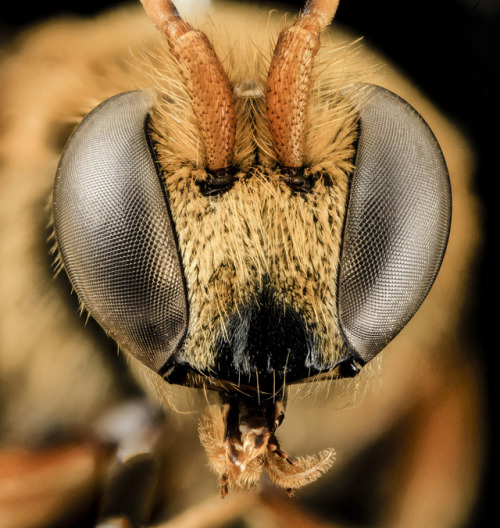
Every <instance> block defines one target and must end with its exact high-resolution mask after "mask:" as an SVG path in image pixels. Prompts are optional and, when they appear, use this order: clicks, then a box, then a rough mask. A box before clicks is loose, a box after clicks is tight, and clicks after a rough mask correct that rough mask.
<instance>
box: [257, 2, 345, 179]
mask: <svg viewBox="0 0 500 528" xmlns="http://www.w3.org/2000/svg"><path fill="white" fill-rule="evenodd" d="M338 3H339V0H311V1H309V2H307V4H306V7H305V9H304V12H303V13H302V15H301V17H300V18H299V19H298V20H297V22H296V23H295V24H294V25H293V26H291V27H289V28H286V29H284V30H283V31H282V32H281V33H280V35H279V38H278V42H277V44H276V48H275V50H274V54H273V57H272V60H271V65H270V67H269V74H268V78H267V83H266V102H267V122H268V126H269V131H270V133H271V138H272V142H273V146H274V150H275V152H276V155H277V157H278V162H279V164H280V165H281V167H282V168H283V169H285V170H286V169H289V170H292V171H293V169H297V168H299V167H301V166H302V165H303V150H304V133H305V119H306V114H307V103H308V99H309V90H310V86H311V72H312V67H313V60H314V56H315V55H316V53H317V51H318V49H319V45H320V42H319V36H320V33H321V31H322V30H323V29H324V28H325V27H326V26H328V25H329V24H330V21H331V20H332V18H333V16H334V15H335V12H336V11H337V7H338Z"/></svg>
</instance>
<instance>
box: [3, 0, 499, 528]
mask: <svg viewBox="0 0 500 528" xmlns="http://www.w3.org/2000/svg"><path fill="white" fill-rule="evenodd" d="M118 3H122V2H119V1H117V0H104V1H101V2H99V1H97V0H86V1H84V0H73V1H71V2H67V3H66V4H65V5H64V6H62V5H61V4H59V3H57V2H52V3H50V2H44V3H42V2H39V3H31V5H29V7H28V4H27V3H26V2H12V3H11V2H8V3H7V5H8V9H7V8H6V6H5V5H4V6H3V9H2V14H1V15H0V44H2V43H6V42H8V41H9V40H10V39H12V38H13V37H14V36H15V34H16V33H17V32H18V31H19V30H21V29H23V28H26V27H29V26H30V25H31V24H33V23H35V22H37V21H39V20H43V19H45V18H49V17H50V16H52V15H54V14H61V13H71V14H82V15H92V14H94V13H97V12H99V11H100V10H102V9H104V8H106V7H109V6H111V5H113V4H118ZM253 3H256V4H262V5H263V6H269V4H270V2H262V1H261V2H253ZM283 4H284V5H290V6H296V7H298V8H300V7H302V6H303V1H295V2H293V1H290V2H285V3H283ZM336 20H337V21H339V22H341V23H342V24H344V25H346V26H348V27H352V28H354V29H355V30H356V32H357V33H360V34H363V35H364V36H365V40H366V41H367V42H368V43H371V44H372V45H374V46H375V47H376V48H378V49H379V50H381V51H382V52H383V53H384V54H385V55H387V56H388V57H389V58H390V59H391V60H392V61H393V62H394V63H395V64H396V65H397V66H399V67H400V69H401V70H402V71H403V72H405V73H406V74H407V75H408V77H409V78H410V79H412V80H413V81H414V82H415V83H416V84H417V85H418V86H419V87H420V88H422V89H423V91H424V92H425V93H426V94H427V95H428V96H429V97H430V99H432V100H433V101H434V102H435V103H436V104H437V105H438V107H440V109H441V110H442V111H443V112H444V113H445V114H446V115H447V116H448V117H449V118H450V119H451V120H452V121H453V122H454V123H455V124H456V125H457V126H458V127H459V128H460V129H461V130H462V132H463V133H464V134H465V136H466V137H467V138H468V140H469V141H470V143H471V144H472V146H473V148H474V150H475V152H476V155H477V167H476V174H475V188H474V192H475V193H476V194H477V195H478V196H479V198H480V199H481V200H482V202H483V207H482V211H483V217H482V222H483V250H482V253H481V254H480V255H478V261H477V273H476V277H477V278H476V284H473V287H472V288H471V290H472V291H471V302H472V306H471V310H470V321H471V324H470V327H469V328H468V329H467V332H466V337H467V338H469V339H471V341H472V342H476V343H477V342H479V343H480V344H481V350H480V353H481V354H482V357H481V359H480V361H481V363H482V364H483V365H484V372H485V380H486V383H487V391H488V392H487V393H488V396H489V398H488V403H489V408H488V409H486V411H485V412H486V416H489V423H490V434H489V438H490V454H489V456H488V459H487V465H488V467H487V472H486V478H485V479H484V483H483V489H482V492H481V498H480V504H479V506H478V508H477V514H476V518H475V519H474V521H473V524H472V525H471V528H475V527H476V526H477V527H479V526H489V525H491V520H490V519H491V518H495V516H494V515H493V517H491V514H492V513H493V512H494V510H493V507H495V502H494V501H493V493H494V492H495V489H496V482H495V480H496V479H495V477H496V474H497V471H496V469H497V467H498V465H497V461H498V455H497V453H496V449H495V445H496V441H497V433H496V429H495V428H494V423H493V421H494V419H495V414H496V411H497V406H496V398H497V397H498V388H497V387H498V385H499V383H498V382H497V381H496V378H497V377H498V375H497V373H496V369H495V367H496V365H495V364H493V361H494V357H495V354H496V349H497V348H498V346H496V344H495V342H494V340H493V337H494V335H495V334H496V332H495V331H494V328H495V326H494V325H495V323H496V322H497V321H496V320H497V318H498V313H499V310H498V308H497V304H496V301H495V297H494V295H495V293H494V292H495V291H497V290H498V280H495V279H494V275H493V267H494V264H493V263H494V262H495V261H494V258H493V255H492V252H493V251H494V250H493V248H494V247H495V246H494V244H495V240H498V238H497V237H495V236H494V232H495V225H496V223H495V225H494V224H493V222H494V210H495V205H496V204H495V201H496V200H497V196H496V193H497V188H498V183H497V181H496V180H497V179H500V174H499V172H500V171H499V170H498V164H497V162H496V159H495V158H496V154H497V153H498V150H499V149H500V144H499V141H500V137H499V136H500V135H499V134H498V132H497V130H498V118H499V115H498V110H497V107H498V101H497V99H496V97H497V95H498V84H497V82H496V78H497V77H499V66H500V23H499V22H500V0H420V1H418V2H405V1H404V0H380V1H375V0H341V2H340V7H339V9H338V12H337V15H336ZM493 182H494V185H495V189H493V188H492V186H491V187H488V186H489V185H490V184H492V183H493ZM494 284H496V285H497V286H496V287H494ZM497 294H498V292H497ZM497 324H498V323H497ZM491 330H493V331H491ZM436 528H437V527H436Z"/></svg>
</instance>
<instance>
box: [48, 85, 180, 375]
mask: <svg viewBox="0 0 500 528" xmlns="http://www.w3.org/2000/svg"><path fill="white" fill-rule="evenodd" d="M151 106H152V101H151V98H150V96H149V94H148V93H147V92H145V91H140V90H134V91H129V92H123V93H120V94H117V95H115V96H113V97H111V98H109V99H107V100H105V101H104V102H102V103H101V104H100V105H98V106H97V107H96V108H94V110H92V111H91V112H90V113H89V114H88V115H87V116H86V117H85V118H84V119H83V120H82V122H81V123H80V124H79V125H78V127H77V128H76V129H75V130H74V132H73V134H72V135H71V137H70V139H69V140H68V142H67V144H66V147H65V149H64V151H63V154H62V156H61V159H60V162H59V166H58V169H57V173H56V179H55V183H54V190H53V207H52V214H53V226H54V236H55V239H56V244H57V247H58V251H59V254H60V257H61V261H62V263H63V267H64V269H65V271H66V274H67V275H68V278H69V280H70V282H71V284H72V286H73V289H74V290H75V291H76V293H77V295H78V297H79V299H80V300H81V302H82V304H83V305H84V306H85V308H86V309H87V310H88V311H89V313H90V314H91V315H92V317H93V318H94V319H96V320H97V322H98V323H99V324H100V326H101V327H102V328H103V329H104V330H105V332H106V333H107V334H108V335H110V336H111V337H112V338H113V339H114V340H115V341H116V342H117V343H118V345H119V346H120V348H122V349H123V350H126V351H127V352H129V353H130V354H131V355H132V356H134V357H136V358H137V359H138V360H139V361H141V363H143V364H144V365H146V366H147V367H149V368H151V369H152V370H154V371H156V372H157V371H158V370H160V369H161V367H162V366H163V365H164V364H165V363H166V361H167V359H168V357H169V356H170V355H171V354H172V353H173V352H174V351H175V349H176V347H178V346H179V343H181V342H182V340H183V339H184V336H185V333H186V330H187V322H188V301H187V296H186V285H185V279H184V274H183V272H182V263H181V260H180V259H181V257H180V253H179V251H178V242H177V237H176V232H175V225H174V223H173V220H172V216H171V214H170V208H169V202H168V196H167V193H166V189H165V188H164V185H163V182H162V181H161V174H160V169H159V165H158V162H157V160H156V157H155V153H154V145H153V142H152V138H151V137H150V134H149V132H148V125H149V111H150V108H151ZM106 190H107V192H106ZM141 230H142V231H144V230H145V231H144V233H146V234H147V233H149V235H147V236H144V237H143V238H142V239H141V237H139V236H137V231H141ZM141 240H142V241H141ZM106 241H113V243H112V244H107V245H106ZM134 244H135V245H134ZM137 244H139V245H141V247H142V248H143V249H144V250H145V251H142V250H141V249H137V247H136V245H137ZM134 247H135V249H136V250H135V251H134ZM148 248H149V249H148ZM155 252H156V253H155ZM158 252H160V253H161V254H160V255H158ZM144 254H146V257H141V255H144ZM147 255H149V257H148V256H147ZM162 255H163V256H162ZM141 258H142V261H141ZM89 261H90V264H89ZM153 261H154V262H155V264H154V270H153V269H152V268H151V266H153V264H152V263H153ZM141 262H142V264H144V265H145V266H146V268H145V269H144V270H143V269H142V268H141ZM134 263H135V264H136V267H134ZM131 268H133V269H131ZM140 268H141V269H140ZM150 268H151V269H150ZM148 269H149V271H150V272H151V273H149V283H148V284H149V286H148V287H146V282H148V271H147V270H148ZM106 277H107V278H108V282H107V283H106V284H104V283H100V282H99V281H102V280H103V279H106ZM151 280H152V281H153V284H151ZM162 281H163V283H162ZM169 281H170V282H175V292H174V294H173V297H175V299H174V301H175V302H174V303H173V304H175V305H176V306H177V308H176V311H175V313H173V312H171V311H170V312H169V311H168V310H167V311H166V312H165V311H164V310H163V309H162V308H161V306H163V307H165V306H167V305H170V304H172V303H171V302H170V301H169V300H168V299H170V300H171V297H170V296H169V294H168V293H167V292H166V290H167V289H168V288H165V287H164V284H167V283H169ZM124 285H125V286H124ZM101 288H102V289H101ZM151 296H153V297H155V296H156V297H155V298H154V299H152V300H151V299H150V298H151ZM167 298H168V299H167ZM148 299H149V300H148ZM162 299H163V300H162ZM151 306H153V307H154V309H153V310H151V308H150V307H151ZM165 313H171V315H173V318H172V321H171V322H168V321H167V320H168V317H166V316H165ZM174 334H175V335H174Z"/></svg>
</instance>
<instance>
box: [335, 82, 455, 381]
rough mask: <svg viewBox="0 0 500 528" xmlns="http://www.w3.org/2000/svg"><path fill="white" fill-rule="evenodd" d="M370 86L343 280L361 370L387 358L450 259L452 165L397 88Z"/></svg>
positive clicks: (345, 321)
mask: <svg viewBox="0 0 500 528" xmlns="http://www.w3.org/2000/svg"><path fill="white" fill-rule="evenodd" d="M368 88H369V94H368V96H367V98H366V100H364V101H363V102H362V105H361V110H360V113H359V129H360V132H359V138H358V144H357V153H356V159H355V169H354V171H353V174H352V178H351V184H350V190H349V195H348V207H347V213H346V220H345V223H344V228H343V236H342V241H343V242H342V251H341V259H340V262H339V274H338V277H339V278H338V282H337V307H338V314H339V315H338V317H339V323H340V327H341V332H342V335H343V338H344V342H345V343H346V346H347V349H348V353H347V355H348V356H350V357H351V358H355V361H356V363H357V364H359V365H364V364H366V363H367V362H368V361H370V360H371V359H373V358H374V357H375V356H376V355H377V354H378V353H380V352H381V351H382V350H383V349H384V348H385V347H386V346H387V344H389V342H390V341H392V340H393V339H394V338H395V337H396V335H397V334H398V333H399V332H400V331H401V330H402V329H403V328H404V327H405V326H406V324H407V323H408V322H409V321H410V319H411V318H412V317H413V316H414V314H415V313H416V311H417V310H418V309H419V307H420V306H421V304H422V302H423V301H424V300H425V298H426V296H427V294H428V292H429V291H430V289H431V287H432V285H433V283H434V281H435V279H436V276H437V274H438V271H439V269H440V266H441V263H442V260H443V258H444V254H445V250H446V246H447V242H448V236H449V232H450V225H451V208H452V204H451V185H450V180H449V175H448V169H447V166H446V162H445V159H444V156H443V153H442V151H441V149H440V146H439V144H438V141H437V139H436V137H435V136H434V134H433V132H432V130H431V129H430V128H429V126H428V125H427V123H426V122H425V120H424V119H423V117H422V116H421V115H420V114H419V113H418V112H417V111H416V110H415V109H414V108H413V107H412V106H411V105H410V104H409V103H408V102H407V101H405V100H404V99H402V98H401V97H399V96H398V95H396V94H394V93H393V92H391V91H390V90H387V89H385V88H382V87H380V86H376V85H371V86H369V87H368ZM382 198H384V199H382ZM407 208H408V209H407ZM409 211H412V212H409ZM384 227H385V230H384V229H383V228H384ZM380 246H382V247H383V251H381V250H380ZM391 284H392V286H391ZM388 298H389V302H386V301H387V299H388ZM347 371H348V372H351V369H347Z"/></svg>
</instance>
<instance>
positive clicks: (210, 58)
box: [141, 0, 236, 173]
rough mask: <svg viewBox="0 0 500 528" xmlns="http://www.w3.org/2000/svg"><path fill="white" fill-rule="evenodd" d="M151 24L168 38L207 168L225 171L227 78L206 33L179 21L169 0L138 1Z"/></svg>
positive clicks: (229, 104) (231, 115) (229, 129)
mask: <svg viewBox="0 0 500 528" xmlns="http://www.w3.org/2000/svg"><path fill="white" fill-rule="evenodd" d="M141 2H142V4H143V6H144V8H145V10H146V13H147V14H148V16H149V18H150V19H151V20H152V22H153V23H154V25H155V26H156V27H157V28H158V29H159V30H160V31H161V32H162V33H164V34H165V35H166V37H167V38H168V41H169V44H170V48H171V50H172V53H173V54H174V56H175V57H176V59H177V60H178V62H179V65H180V68H181V73H182V77H183V79H184V82H185V83H186V88H187V90H188V93H189V96H190V98H191V101H192V104H193V110H194V114H195V117H196V121H197V124H198V127H199V129H200V134H201V137H202V140H203V144H204V146H205V151H206V156H207V164H208V168H209V169H210V170H211V171H214V172H217V173H218V172H224V169H227V168H229V167H230V165H231V161H232V158H233V152H234V142H235V135H236V118H235V111H234V104H233V93H232V90H231V87H230V85H229V79H228V77H227V75H226V72H225V71H224V68H223V67H222V64H221V62H220V60H219V59H218V58H217V56H216V54H215V51H214V49H213V47H212V45H211V44H210V41H209V40H208V38H207V36H206V35H205V34H204V33H202V32H201V31H198V30H195V29H193V28H192V27H191V26H190V25H189V24H188V23H187V22H185V21H184V20H182V18H181V17H180V15H179V12H178V11H177V9H176V7H175V5H174V4H173V3H172V2H170V1H168V0H141Z"/></svg>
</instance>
